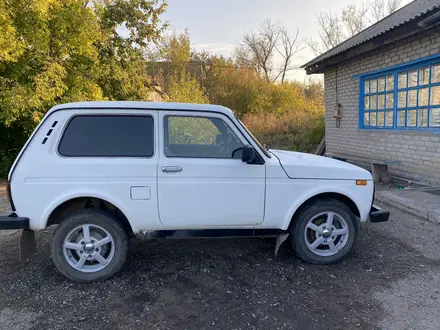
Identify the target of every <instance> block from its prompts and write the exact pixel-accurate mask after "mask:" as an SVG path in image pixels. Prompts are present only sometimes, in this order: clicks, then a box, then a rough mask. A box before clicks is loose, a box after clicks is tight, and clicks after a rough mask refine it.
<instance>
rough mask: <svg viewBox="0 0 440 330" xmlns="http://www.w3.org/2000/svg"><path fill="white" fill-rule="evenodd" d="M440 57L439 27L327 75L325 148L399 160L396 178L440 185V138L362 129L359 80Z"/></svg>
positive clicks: (391, 168) (424, 134)
mask: <svg viewBox="0 0 440 330" xmlns="http://www.w3.org/2000/svg"><path fill="white" fill-rule="evenodd" d="M439 53H440V27H437V28H436V29H432V30H431V31H428V32H425V33H423V34H421V35H418V36H412V37H409V38H406V39H402V40H400V41H397V42H395V43H393V44H391V45H388V46H385V47H384V48H382V49H379V50H376V51H374V52H372V53H369V54H366V55H363V56H361V57H358V58H356V59H352V60H349V61H346V62H345V63H341V64H339V65H338V68H337V70H336V68H335V67H332V68H330V69H329V70H328V71H327V72H326V73H325V75H324V77H325V78H324V80H325V105H326V115H325V120H326V128H325V134H326V148H327V151H328V152H331V153H338V152H341V153H349V154H353V155H359V156H366V157H371V158H376V159H390V160H400V161H402V165H398V166H396V165H393V166H391V167H390V171H391V173H394V174H397V175H402V176H405V177H408V178H413V179H418V180H422V181H426V182H431V183H440V134H439V133H430V132H421V131H388V130H383V131H381V130H361V129H359V123H358V121H359V78H353V76H354V75H359V74H363V73H368V72H372V71H376V70H380V69H385V68H387V67H390V66H394V65H398V64H402V63H405V62H408V61H412V60H416V59H419V58H423V57H427V56H430V55H434V54H439ZM336 71H337V81H338V102H339V103H340V104H341V105H342V114H343V118H342V120H341V124H340V127H339V128H337V127H336V120H335V119H334V118H333V112H334V107H335V104H336V100H337V99H336Z"/></svg>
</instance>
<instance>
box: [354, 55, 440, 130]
mask: <svg viewBox="0 0 440 330" xmlns="http://www.w3.org/2000/svg"><path fill="white" fill-rule="evenodd" d="M360 83H361V85H360V99H359V110H360V112H359V127H360V128H364V129H402V130H406V129H431V130H432V129H435V130H438V131H440V59H439V58H434V59H430V60H421V61H419V62H416V63H414V62H413V63H411V64H408V65H406V66H398V67H395V68H394V69H393V68H390V69H387V70H383V71H381V72H376V73H372V74H366V75H362V76H361V81H360Z"/></svg>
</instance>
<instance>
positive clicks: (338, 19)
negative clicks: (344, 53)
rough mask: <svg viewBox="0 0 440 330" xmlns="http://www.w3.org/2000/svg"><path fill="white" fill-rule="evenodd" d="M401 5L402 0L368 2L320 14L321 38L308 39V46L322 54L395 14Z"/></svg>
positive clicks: (370, 0) (318, 18)
mask: <svg viewBox="0 0 440 330" xmlns="http://www.w3.org/2000/svg"><path fill="white" fill-rule="evenodd" d="M401 4H402V0H368V2H363V3H362V4H361V5H360V6H355V5H352V4H351V5H347V6H345V7H344V8H343V9H342V10H341V12H340V13H333V12H331V11H329V12H321V13H318V14H317V16H316V19H317V24H318V36H319V37H318V38H317V39H311V38H308V39H306V44H307V45H308V46H309V47H310V48H311V49H312V50H313V52H314V53H315V54H316V55H319V54H322V53H324V52H326V51H327V50H329V49H331V48H333V47H336V46H337V45H339V44H340V43H342V42H343V41H344V40H346V39H348V38H350V37H352V36H354V35H355V34H357V33H359V32H361V31H362V30H364V29H365V28H366V27H367V26H368V25H370V24H373V23H375V22H377V21H379V20H381V19H382V18H384V17H385V16H387V15H389V14H391V13H393V12H394V11H396V10H397V9H398V8H399V7H400V6H401Z"/></svg>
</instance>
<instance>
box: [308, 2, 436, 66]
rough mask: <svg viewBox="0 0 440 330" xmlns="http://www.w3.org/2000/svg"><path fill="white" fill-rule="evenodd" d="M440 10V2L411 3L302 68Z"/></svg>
mask: <svg viewBox="0 0 440 330" xmlns="http://www.w3.org/2000/svg"><path fill="white" fill-rule="evenodd" d="M439 9H440V0H415V1H413V2H410V3H409V4H407V5H406V6H404V7H402V8H401V9H399V10H397V11H395V12H394V13H392V14H391V15H389V16H387V17H385V18H383V19H382V20H380V21H378V22H377V23H375V24H373V25H372V26H370V27H368V28H366V29H365V30H363V31H361V32H359V33H358V34H356V35H354V36H353V37H351V38H349V39H347V40H345V41H344V42H342V43H340V44H339V45H338V46H336V47H334V48H332V49H330V50H328V51H327V52H325V53H324V54H321V55H319V56H318V57H316V58H314V59H313V60H311V61H310V62H308V63H306V64H304V65H302V66H301V67H302V68H308V67H311V66H312V65H314V64H316V63H318V62H322V61H325V60H326V59H328V58H330V57H333V56H335V55H338V54H341V53H343V52H345V51H346V50H348V49H350V48H353V47H356V46H359V45H361V44H362V43H364V42H366V41H369V40H371V39H373V38H375V37H377V36H380V35H381V34H384V33H386V32H388V31H391V30H392V29H395V28H396V27H398V26H400V25H403V24H406V23H408V22H410V21H412V20H414V19H416V18H418V17H420V16H422V15H425V14H428V13H429V12H432V11H436V10H439Z"/></svg>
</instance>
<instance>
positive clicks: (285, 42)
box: [276, 27, 303, 84]
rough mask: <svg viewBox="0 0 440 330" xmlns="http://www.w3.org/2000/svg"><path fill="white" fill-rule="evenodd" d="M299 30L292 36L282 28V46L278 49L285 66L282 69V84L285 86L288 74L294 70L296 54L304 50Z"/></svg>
mask: <svg viewBox="0 0 440 330" xmlns="http://www.w3.org/2000/svg"><path fill="white" fill-rule="evenodd" d="M298 37H299V29H298V28H297V29H296V31H295V33H294V34H293V35H290V33H289V31H288V30H287V29H286V28H285V27H281V28H280V39H281V46H280V47H277V46H276V49H277V51H278V53H279V54H280V56H281V57H282V58H283V64H282V67H281V71H280V73H281V84H284V81H285V80H286V74H287V72H288V71H289V70H291V69H293V68H292V66H291V65H292V59H293V57H294V56H295V54H296V53H298V52H299V51H300V50H302V49H303V47H302V46H301V45H299V43H298Z"/></svg>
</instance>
